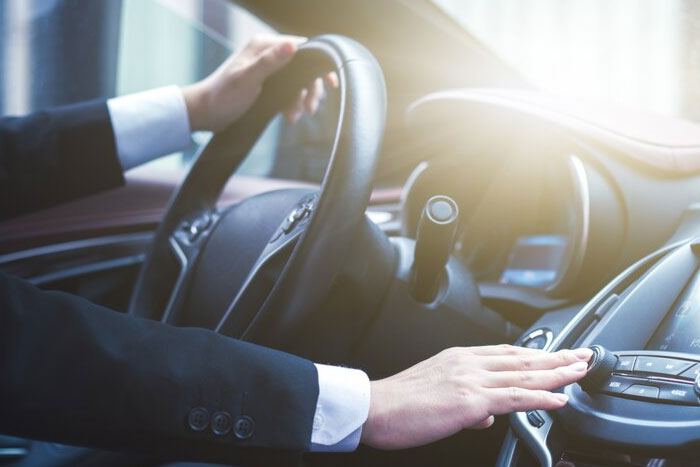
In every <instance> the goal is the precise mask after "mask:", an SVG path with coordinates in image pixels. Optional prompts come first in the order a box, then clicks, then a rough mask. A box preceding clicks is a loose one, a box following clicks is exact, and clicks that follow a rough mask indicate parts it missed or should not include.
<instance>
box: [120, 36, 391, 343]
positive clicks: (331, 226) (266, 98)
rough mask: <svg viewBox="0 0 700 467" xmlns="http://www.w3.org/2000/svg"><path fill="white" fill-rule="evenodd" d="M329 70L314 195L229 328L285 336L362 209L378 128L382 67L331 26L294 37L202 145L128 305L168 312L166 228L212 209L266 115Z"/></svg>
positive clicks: (328, 273)
mask: <svg viewBox="0 0 700 467" xmlns="http://www.w3.org/2000/svg"><path fill="white" fill-rule="evenodd" d="M329 71H335V72H336V73H337V74H338V78H339V97H340V99H339V102H340V105H339V117H338V124H337V127H336V134H335V141H334V143H333V149H332V151H331V156H330V161H329V163H328V167H327V169H326V173H325V176H324V179H323V182H322V185H321V189H320V194H319V196H318V201H317V203H316V205H315V206H314V209H313V212H312V213H311V214H310V219H309V221H308V223H307V224H306V227H305V230H304V231H303V232H301V234H300V236H299V238H298V241H297V243H296V246H295V247H294V249H293V251H292V253H291V256H290V258H289V260H288V262H287V264H286V266H285V267H284V268H283V270H282V273H281V274H280V276H279V278H278V280H277V282H276V284H275V285H274V287H273V289H272V291H271V292H270V294H269V295H268V297H267V299H266V300H265V302H264V304H263V306H262V307H261V309H260V310H259V311H258V312H257V314H255V316H254V318H253V319H252V321H251V322H250V324H249V325H248V327H247V329H246V330H245V331H244V332H243V333H242V335H240V336H235V337H241V338H243V339H246V340H251V341H254V342H257V343H261V344H266V345H274V346H275V347H278V348H284V347H286V346H287V345H288V344H289V343H290V336H293V335H295V334H296V332H295V330H296V329H297V327H298V326H301V325H302V324H303V323H304V322H305V320H306V319H307V318H308V317H309V316H310V314H311V313H313V311H315V310H316V309H317V308H318V307H319V306H320V305H321V304H322V302H323V300H324V299H325V297H326V294H327V292H328V290H329V289H330V287H331V285H332V283H333V280H334V278H335V276H336V274H337V272H338V270H339V268H340V265H341V264H342V262H343V261H342V260H343V258H344V255H345V254H346V253H347V250H348V248H347V246H348V245H349V244H350V242H351V241H352V239H353V237H354V236H355V232H356V228H357V226H358V224H359V221H360V220H362V218H363V216H364V211H365V209H366V206H367V204H368V202H369V197H370V195H371V190H372V185H373V178H374V171H375V168H376V165H377V162H378V159H379V154H380V148H381V141H382V136H383V133H384V123H385V116H386V92H385V85H384V78H383V74H382V72H381V68H380V67H379V65H378V63H377V62H376V60H375V59H374V57H373V56H372V54H371V53H370V52H369V51H368V50H367V49H366V48H365V47H363V46H362V45H361V44H359V43H358V42H356V41H354V40H353V39H350V38H347V37H343V36H339V35H323V36H317V37H314V38H312V39H310V40H309V41H308V42H306V43H304V44H302V45H301V46H300V47H299V50H298V51H297V53H296V55H295V57H294V58H293V60H292V61H291V63H290V64H289V65H287V66H286V67H285V68H284V69H283V70H281V71H280V72H279V73H277V74H276V75H274V76H271V77H270V78H269V79H268V80H266V82H265V84H264V86H263V91H262V93H261V95H260V97H259V98H258V100H257V101H256V103H255V104H254V106H253V108H251V109H250V111H249V112H248V113H247V114H246V115H245V116H244V117H242V118H241V119H239V120H238V121H236V122H234V123H233V124H232V125H231V126H229V127H228V128H227V129H226V130H224V131H222V132H220V133H217V134H215V135H214V136H213V137H212V139H211V140H210V141H209V143H208V144H207V145H205V147H203V148H202V149H201V150H200V152H199V154H198V155H197V158H196V160H195V162H194V163H193V165H192V167H191V169H190V171H189V173H188V174H187V177H186V178H185V181H184V182H183V183H182V185H181V186H180V187H179V188H178V190H177V191H176V192H175V194H174V195H173V197H172V198H171V201H170V203H169V206H168V208H167V211H166V214H165V216H164V218H163V220H162V222H161V223H160V225H159V226H158V229H157V230H156V234H155V237H154V240H153V242H152V244H151V247H150V250H149V252H148V254H147V257H146V260H145V262H144V264H143V266H142V268H141V271H140V273H139V276H138V279H137V282H136V286H135V288H134V293H133V295H132V299H131V301H130V305H129V313H131V314H133V315H136V316H140V317H145V318H150V319H157V320H161V321H165V322H168V321H169V319H168V313H167V312H164V310H163V303H164V297H167V299H168V303H171V302H172V299H173V296H172V294H171V293H170V290H169V289H171V288H172V287H170V285H171V284H172V278H171V277H168V273H167V271H166V270H165V269H164V265H165V264H167V262H166V257H167V255H171V254H172V250H171V249H170V248H171V245H170V243H171V242H172V239H173V235H174V234H175V233H176V232H177V229H178V228H179V227H181V226H182V225H183V222H185V223H186V222H187V220H191V219H195V218H197V216H200V215H201V214H202V213H206V212H213V210H214V209H215V205H216V201H217V199H218V197H219V195H220V193H221V191H222V190H223V187H224V185H225V184H226V182H227V181H228V179H229V178H230V176H231V175H232V174H233V173H234V172H235V170H236V169H237V168H238V167H239V165H240V164H241V162H242V161H243V160H244V159H245V156H246V155H247V154H248V152H249V151H250V149H251V148H252V147H253V145H254V144H255V142H256V141H257V139H258V137H259V135H260V134H261V133H262V132H263V130H264V129H265V127H266V125H267V123H268V122H269V121H270V120H271V118H272V117H273V116H274V115H275V114H276V113H277V112H278V111H279V110H280V109H281V108H283V107H284V106H285V105H286V104H288V103H290V102H291V101H292V99H294V97H295V96H296V94H297V92H298V90H299V89H301V88H302V87H303V85H304V84H305V83H308V82H310V81H311V80H312V79H313V78H314V77H316V76H320V75H322V74H325V73H327V72H329ZM180 277H182V275H181V276H180ZM178 282H179V279H178ZM175 289H176V290H175V291H174V292H173V293H177V294H181V293H182V291H181V290H179V288H178V284H176V286H175ZM169 307H170V305H168V308H169ZM224 319H225V318H224ZM218 328H221V323H220V325H219V327H218Z"/></svg>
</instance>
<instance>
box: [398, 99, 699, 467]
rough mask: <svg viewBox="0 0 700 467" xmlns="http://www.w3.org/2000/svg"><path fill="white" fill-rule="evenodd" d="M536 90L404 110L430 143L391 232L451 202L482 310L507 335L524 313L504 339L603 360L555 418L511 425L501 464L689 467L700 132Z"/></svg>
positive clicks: (532, 415)
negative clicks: (497, 317) (434, 205)
mask: <svg viewBox="0 0 700 467" xmlns="http://www.w3.org/2000/svg"><path fill="white" fill-rule="evenodd" d="M535 94H536V93H524V94H518V93H514V92H511V91H498V90H454V91H444V92H439V93H435V94H433V95H429V96H426V97H424V98H422V99H421V100H419V101H417V102H416V103H415V104H414V105H413V106H412V108H411V110H410V112H409V114H408V122H409V127H410V128H412V129H413V130H414V132H415V133H420V134H421V135H426V134H427V135H430V137H429V141H423V142H422V144H421V145H419V146H417V147H416V148H415V151H416V152H417V153H418V154H419V155H418V156H416V157H420V154H422V155H423V156H424V158H423V160H424V162H423V163H422V164H420V165H419V166H418V167H417V168H416V169H415V171H414V172H413V174H412V176H411V177H410V178H409V180H408V183H407V185H406V188H405V190H404V195H403V196H404V199H403V212H402V217H403V226H404V227H403V228H404V232H403V234H404V235H405V236H409V237H410V236H413V235H415V229H416V226H417V224H418V221H419V218H420V213H421V209H422V207H423V205H424V204H425V202H426V200H427V199H429V198H430V197H431V196H435V195H440V194H441V195H447V196H450V197H452V198H453V199H454V200H455V201H456V202H457V203H458V205H459V209H460V225H459V230H458V234H457V241H456V246H455V251H454V255H455V256H456V257H458V258H459V260H460V261H461V262H462V263H463V264H464V265H465V267H466V268H467V269H468V270H469V271H470V272H471V274H472V275H473V276H474V278H475V280H476V282H477V284H478V286H479V291H480V294H481V298H482V302H483V303H484V304H485V305H486V306H488V307H490V308H492V309H494V310H496V311H497V312H499V313H500V314H502V315H504V316H507V317H508V319H511V320H513V321H516V322H518V323H519V324H522V323H524V322H527V319H529V318H532V317H533V316H534V318H532V319H531V320H530V321H529V322H527V325H525V326H523V327H524V328H525V331H524V333H523V334H522V335H521V337H520V338H519V339H518V340H517V341H516V343H517V344H520V345H524V346H528V347H534V348H544V349H545V350H549V351H556V350H559V349H564V348H576V347H596V348H598V347H599V348H601V349H602V350H601V353H602V354H603V355H606V358H605V359H602V360H600V361H605V362H607V363H605V365H602V364H601V365H602V366H600V368H603V369H601V370H599V369H596V368H598V367H597V366H596V367H595V368H593V367H592V368H591V369H590V370H589V376H590V378H589V377H587V378H586V380H584V382H582V383H581V384H573V385H570V386H567V387H564V388H561V389H559V390H560V391H561V392H564V393H565V394H567V395H568V396H569V403H568V405H567V406H566V407H564V408H562V409H560V410H558V411H555V412H551V413H550V412H545V411H531V412H527V413H516V414H512V415H511V416H510V426H511V429H510V431H509V433H508V435H507V436H506V439H505V441H504V443H503V446H502V449H501V453H500V457H499V460H498V465H503V466H530V465H544V466H551V465H566V466H570V465H574V466H611V465H614V466H618V465H619V466H627V465H635V466H636V465H640V466H642V465H643V466H647V465H664V466H688V465H697V464H698V462H697V459H699V458H700V382H698V381H700V380H699V379H698V378H700V377H699V376H698V375H699V374H700V240H698V239H699V238H700V203H698V200H700V170H699V169H698V165H697V164H698V163H699V162H700V128H697V127H692V128H691V127H690V126H688V125H689V124H685V123H683V122H662V123H663V124H660V123H659V122H657V121H655V120H654V119H653V118H651V119H648V120H645V117H643V116H640V115H636V114H635V115H634V118H632V117H631V116H630V115H628V114H618V113H615V112H616V111H614V110H609V109H605V108H604V107H603V108H601V107H597V108H596V110H595V111H590V110H591V109H590V108H586V109H583V110H582V106H578V107H577V106H575V105H573V106H569V107H567V106H566V105H564V103H562V102H560V101H559V100H558V99H554V100H552V99H551V98H549V97H547V98H542V99H541V100H539V98H538V97H537V96H535ZM584 107H585V106H584ZM601 109H602V110H601ZM596 112H597V113H598V114H600V115H604V118H596V115H595V114H596ZM615 116H618V117H619V121H620V122H623V123H621V124H619V125H618V124H617V120H616V118H615ZM635 119H637V120H636V121H637V122H639V121H644V124H643V125H640V127H641V128H646V129H647V130H646V131H637V130H636V129H633V128H632V125H631V123H630V122H634V121H635ZM650 128H656V129H659V128H665V129H669V128H672V129H673V131H668V132H667V133H664V132H663V131H656V132H654V131H649V129H650ZM504 135H507V137H504ZM424 139H425V137H424ZM639 258H642V259H639ZM525 316H527V317H528V318H524V317H525ZM518 319H520V321H518ZM596 365H597V364H596ZM606 365H607V366H606ZM596 375H597V376H596ZM696 386H697V389H696ZM560 463H561V464H560Z"/></svg>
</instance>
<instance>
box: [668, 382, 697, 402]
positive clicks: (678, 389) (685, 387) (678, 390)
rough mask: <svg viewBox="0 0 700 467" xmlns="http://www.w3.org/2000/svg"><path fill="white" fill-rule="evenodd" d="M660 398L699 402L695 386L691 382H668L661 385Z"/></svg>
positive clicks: (669, 400) (671, 400)
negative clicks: (694, 389)
mask: <svg viewBox="0 0 700 467" xmlns="http://www.w3.org/2000/svg"><path fill="white" fill-rule="evenodd" d="M659 399H661V400H663V401H668V402H676V403H679V404H692V405H697V404H698V398H697V396H696V395H695V392H694V391H693V386H692V385H690V384H673V383H666V384H664V385H663V386H661V393H660V394H659Z"/></svg>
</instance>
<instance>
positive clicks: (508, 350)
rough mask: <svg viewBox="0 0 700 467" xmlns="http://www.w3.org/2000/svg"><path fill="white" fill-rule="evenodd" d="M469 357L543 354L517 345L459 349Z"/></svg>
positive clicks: (540, 351)
mask: <svg viewBox="0 0 700 467" xmlns="http://www.w3.org/2000/svg"><path fill="white" fill-rule="evenodd" d="M461 348H462V349H464V350H465V351H466V352H468V353H470V354H471V355H481V356H489V355H494V356H496V355H539V354H542V353H544V352H543V351H542V350H538V349H528V348H527V347H519V346H517V345H507V344H502V345H484V346H481V347H461Z"/></svg>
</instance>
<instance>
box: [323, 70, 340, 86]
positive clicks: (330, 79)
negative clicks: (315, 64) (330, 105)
mask: <svg viewBox="0 0 700 467" xmlns="http://www.w3.org/2000/svg"><path fill="white" fill-rule="evenodd" d="M323 79H324V81H325V82H326V84H327V85H328V86H330V87H332V88H337V87H338V86H339V85H340V79H339V78H338V73H336V72H335V71H331V72H330V73H328V74H327V75H326V76H324V78H323Z"/></svg>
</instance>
